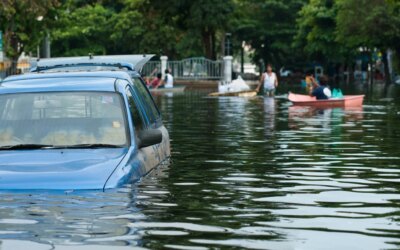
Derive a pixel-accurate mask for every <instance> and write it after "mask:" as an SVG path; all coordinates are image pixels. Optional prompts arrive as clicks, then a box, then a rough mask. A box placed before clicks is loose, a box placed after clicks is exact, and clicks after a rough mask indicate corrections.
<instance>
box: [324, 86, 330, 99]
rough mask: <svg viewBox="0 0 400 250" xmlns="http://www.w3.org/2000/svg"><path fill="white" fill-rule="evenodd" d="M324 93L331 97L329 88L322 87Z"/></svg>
mask: <svg viewBox="0 0 400 250" xmlns="http://www.w3.org/2000/svg"><path fill="white" fill-rule="evenodd" d="M324 94H325V95H326V96H327V97H328V98H331V97H332V91H331V90H330V89H329V88H324Z"/></svg>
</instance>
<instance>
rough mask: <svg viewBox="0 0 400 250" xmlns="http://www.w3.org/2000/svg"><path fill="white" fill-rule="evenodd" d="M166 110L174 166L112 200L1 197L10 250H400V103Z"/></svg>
mask: <svg viewBox="0 0 400 250" xmlns="http://www.w3.org/2000/svg"><path fill="white" fill-rule="evenodd" d="M350 91H351V90H350ZM357 93H359V92H357ZM157 102H158V104H159V105H160V107H161V109H162V112H163V114H164V119H165V120H166V125H167V127H168V128H169V130H170V132H171V138H172V148H173V164H172V165H171V166H169V167H162V168H160V169H158V170H157V171H155V172H153V173H152V174H151V175H150V176H147V177H146V178H144V179H143V181H142V182H141V183H138V184H136V185H133V186H132V187H126V188H124V189H120V190H115V191H109V192H106V193H98V192H86V193H76V192H68V193H45V194H43V193H33V194H24V193H12V194H11V193H2V194H0V202H1V205H0V238H1V239H3V242H2V245H1V246H2V247H1V249H11V248H12V249H17V248H23V247H25V248H26V246H27V244H28V242H35V243H34V244H33V243H29V248H30V249H50V248H51V247H52V246H56V249H64V248H66V249H69V248H71V247H72V246H76V245H79V246H83V247H91V246H94V245H95V246H96V247H95V249H102V248H101V247H104V248H109V247H110V246H113V247H112V249H119V248H121V249H125V248H129V249H131V248H132V247H140V248H150V249H165V248H168V249H214V248H223V249H226V248H227V249H243V248H249V249H387V248H397V247H399V244H400V241H399V238H400V233H399V232H400V225H399V214H400V193H399V189H400V188H399V187H400V186H399V183H400V178H399V177H400V168H399V165H400V156H399V148H398V144H399V139H400V119H399V118H400V105H399V103H397V104H396V103H395V102H389V101H387V100H384V99H382V98H381V97H379V98H372V99H371V98H368V99H367V103H366V105H364V107H363V108H359V109H341V108H335V109H322V110H321V109H316V108H310V107H293V106H291V104H290V103H289V102H287V101H286V100H285V99H280V98H278V99H272V98H261V97H255V98H250V99H243V98H234V97H233V98H207V97H205V95H204V94H201V93H194V92H188V93H185V94H179V95H175V94H174V95H171V96H168V95H163V96H158V97H157ZM83 249H85V248H83ZM88 249H89V248H88ZM92 249H93V248H92Z"/></svg>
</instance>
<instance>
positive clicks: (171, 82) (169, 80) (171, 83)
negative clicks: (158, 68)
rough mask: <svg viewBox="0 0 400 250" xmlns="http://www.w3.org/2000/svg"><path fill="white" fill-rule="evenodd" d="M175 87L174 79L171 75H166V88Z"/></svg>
mask: <svg viewBox="0 0 400 250" xmlns="http://www.w3.org/2000/svg"><path fill="white" fill-rule="evenodd" d="M173 87H174V77H173V76H172V75H171V74H169V73H168V74H166V75H165V88H173Z"/></svg>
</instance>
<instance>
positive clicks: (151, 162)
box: [125, 84, 160, 172]
mask: <svg viewBox="0 0 400 250" xmlns="http://www.w3.org/2000/svg"><path fill="white" fill-rule="evenodd" d="M125 93H126V97H127V99H128V105H129V111H130V112H129V113H130V116H131V119H132V122H133V125H134V130H135V131H134V134H135V143H136V145H138V138H137V135H138V133H140V132H141V131H142V130H146V129H149V128H150V126H149V118H148V116H147V114H146V111H145V108H144V106H143V103H142V102H141V100H140V98H139V97H138V95H137V93H135V91H134V89H133V88H132V86H131V85H130V84H128V85H126V87H125ZM157 146H158V145H154V146H150V147H144V148H138V158H139V160H140V161H142V163H143V165H144V166H145V168H146V172H149V171H150V170H152V169H153V168H154V167H156V166H157V165H159V163H160V156H159V152H158V149H157Z"/></svg>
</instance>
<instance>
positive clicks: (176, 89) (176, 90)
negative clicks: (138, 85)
mask: <svg viewBox="0 0 400 250" xmlns="http://www.w3.org/2000/svg"><path fill="white" fill-rule="evenodd" d="M185 88H186V86H175V87H173V88H157V89H150V92H151V93H180V92H184V91H185Z"/></svg>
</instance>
